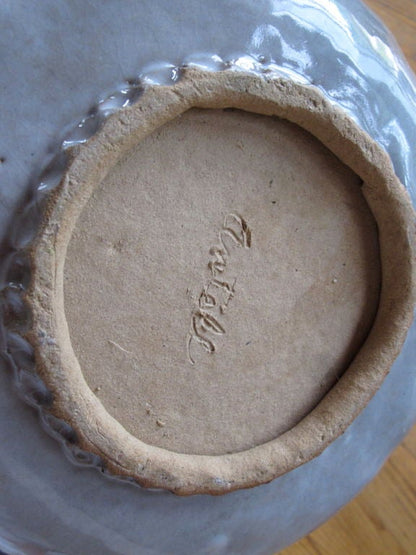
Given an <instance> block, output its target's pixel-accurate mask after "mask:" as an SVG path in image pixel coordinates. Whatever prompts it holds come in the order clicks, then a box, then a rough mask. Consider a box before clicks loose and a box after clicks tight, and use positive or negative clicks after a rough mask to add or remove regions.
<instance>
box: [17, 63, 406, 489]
mask: <svg viewBox="0 0 416 555" xmlns="http://www.w3.org/2000/svg"><path fill="white" fill-rule="evenodd" d="M192 107H198V108H228V107H232V108H238V109H241V110H245V111H249V112H254V113H259V114H264V115H270V116H278V117H280V118H284V119H287V120H289V121H292V122H294V123H296V124H297V125H299V126H300V127H303V128H304V129H306V130H307V131H309V132H310V133H312V134H313V135H315V136H316V137H317V138H318V139H319V140H320V141H321V142H322V143H323V144H324V145H325V146H326V147H328V148H329V149H330V150H331V151H332V152H333V153H334V154H335V155H336V156H338V158H339V159H340V160H342V161H343V162H344V163H345V164H346V165H348V166H349V167H350V168H351V169H353V171H355V173H357V174H358V175H359V176H360V177H361V179H362V180H363V183H364V184H363V188H362V190H363V193H364V195H365V197H366V199H367V202H368V204H369V206H370V208H371V210H372V212H373V214H374V216H375V218H376V221H377V225H378V230H379V242H380V252H381V264H382V290H381V296H380V304H379V309H378V312H377V316H376V319H375V322H374V325H373V328H372V330H371V332H370V334H369V336H368V338H367V340H366V342H365V344H364V345H363V347H362V348H361V350H360V351H359V353H358V354H357V356H356V357H355V359H354V361H353V362H352V364H351V365H350V367H349V368H348V370H347V371H346V372H345V373H344V375H343V376H342V378H341V379H340V381H339V382H338V383H337V384H336V385H335V386H334V387H333V388H332V389H331V390H330V391H329V392H328V394H327V395H326V396H325V397H324V399H323V400H322V401H321V402H320V403H319V404H318V406H317V407H316V408H315V409H314V410H313V411H311V412H310V413H309V414H308V415H307V416H306V417H305V418H303V419H302V420H301V421H300V422H299V423H298V424H297V425H296V426H295V427H294V428H292V429H291V430H289V431H288V432H286V433H284V434H282V435H281V436H279V437H278V438H276V439H274V440H272V441H270V442H268V443H265V444H262V445H259V446H256V447H254V448H252V449H249V450H247V451H243V452H239V453H233V454H229V455H220V456H204V455H185V454H179V453H175V452H172V451H168V450H165V449H162V448H159V447H155V446H152V445H148V444H145V443H143V442H142V441H140V440H139V439H138V438H135V437H134V436H132V435H131V434H130V433H128V432H127V431H126V430H125V429H124V428H123V427H122V426H121V424H120V423H119V422H118V421H116V420H115V419H114V418H113V417H112V416H110V414H109V413H108V412H107V411H106V409H105V408H104V407H103V405H102V404H101V402H100V401H99V400H98V398H97V397H96V396H95V395H94V394H93V393H92V391H91V390H90V389H89V387H88V385H87V383H86V382H85V379H84V377H83V375H82V371H81V368H80V366H79V363H78V361H77V359H76V356H75V354H74V352H73V350H72V346H71V343H70V337H69V331H68V326H67V322H66V319H65V313H64V306H63V268H64V262H65V255H66V247H67V245H68V243H69V240H70V237H71V234H72V230H73V228H74V227H75V224H76V220H77V217H78V216H79V214H80V213H81V211H82V208H83V206H84V205H85V204H86V202H87V201H88V199H89V197H90V195H91V193H92V191H93V189H94V187H95V186H96V185H97V184H99V183H100V182H101V181H102V179H103V178H104V177H105V175H106V174H107V172H108V171H109V169H110V168H111V167H113V166H114V164H116V163H117V161H118V160H119V159H120V158H121V157H122V156H123V154H125V153H126V152H128V151H129V150H130V149H131V148H133V147H134V146H135V145H136V144H137V143H138V142H139V141H140V140H142V139H144V137H146V136H147V135H149V134H150V133H152V132H153V131H154V130H155V129H157V128H158V127H160V126H161V125H163V124H164V123H166V122H168V121H170V120H172V119H174V118H176V117H177V116H179V115H180V114H181V113H183V112H185V111H187V110H189V109H190V108H192ZM31 265H32V284H31V287H30V288H29V290H28V293H27V295H26V301H27V303H28V305H29V306H30V308H31V311H32V317H33V326H32V329H31V331H30V332H29V333H28V334H27V338H28V340H29V341H30V342H31V344H32V345H33V347H34V349H35V354H36V364H37V369H38V372H39V375H40V376H41V378H42V379H43V380H44V381H45V383H46V385H47V386H48V387H49V388H50V390H51V391H52V394H53V397H54V403H53V405H52V408H51V412H52V413H53V414H54V415H55V416H56V417H58V418H62V419H63V420H65V421H66V422H68V423H69V424H70V425H71V426H72V427H73V428H74V429H75V430H76V433H77V438H78V445H79V446H80V447H81V448H82V449H85V450H86V451H89V452H92V453H94V454H96V455H98V456H99V457H101V458H102V459H103V461H104V463H105V466H106V468H107V469H108V470H109V471H110V472H111V473H113V474H115V475H121V476H123V475H124V476H130V477H132V478H134V479H135V480H136V481H137V482H138V483H139V484H140V485H142V486H144V487H152V488H163V489H167V490H170V491H172V492H175V493H177V494H179V495H192V494H201V493H210V494H223V493H227V492H230V491H233V490H237V489H241V488H248V487H254V486H257V485H259V484H262V483H267V482H269V481H271V480H272V479H274V478H276V477H277V476H280V475H282V474H284V473H286V472H288V471H290V470H292V469H294V468H296V467H297V466H299V465H301V464H303V463H305V462H307V461H309V460H311V459H312V458H314V457H316V456H317V455H319V454H320V453H321V452H322V451H323V450H324V448H325V447H326V446H328V445H329V444H330V443H331V442H332V441H334V440H335V439H336V438H337V437H338V436H339V435H341V434H342V433H343V432H344V431H345V429H346V428H347V426H348V425H349V424H350V423H351V422H352V421H353V420H354V418H355V417H356V416H357V415H358V413H359V412H360V411H361V410H362V409H363V408H364V407H365V406H366V404H367V403H368V402H369V400H370V399H371V397H372V396H373V395H374V393H375V392H376V391H377V389H378V388H379V387H380V385H381V383H382V381H383V379H384V377H385V375H386V374H387V373H388V371H389V369H390V367H391V365H392V363H393V361H394V360H395V358H396V356H397V355H398V353H399V351H400V349H401V346H402V344H403V342H404V339H405V337H406V333H407V330H408V328H409V327H410V324H411V321H412V317H413V307H414V303H415V283H416V280H415V229H414V211H413V207H412V205H411V203H410V200H409V198H408V195H407V193H406V191H405V189H404V187H403V186H402V185H401V184H400V182H399V180H398V179H397V177H396V176H395V174H394V171H393V168H392V165H391V163H390V160H389V158H388V156H387V154H386V153H385V152H384V151H383V150H382V149H381V148H380V147H379V146H378V145H377V144H376V143H375V142H374V141H373V140H372V139H371V138H370V137H369V136H368V135H367V134H366V133H365V132H363V131H362V130H361V129H360V128H359V127H358V126H357V125H356V124H355V123H354V122H353V121H352V120H351V119H350V118H349V117H348V116H347V115H346V114H345V113H344V112H343V111H342V110H340V109H339V108H337V107H335V106H334V105H332V104H331V103H330V102H328V101H327V100H326V99H325V97H324V96H323V95H322V94H321V93H320V92H319V91H318V90H317V89H316V88H313V87H310V86H305V85H300V84H296V83H293V82H291V81H290V80H286V79H283V78H279V79H272V80H267V79H264V78H260V77H257V76H252V75H243V74H241V73H240V72H233V71H224V72H221V73H210V72H203V71H201V70H197V69H188V70H186V71H185V73H184V76H183V77H182V79H181V80H180V81H179V82H178V83H177V84H175V85H173V86H169V87H162V86H157V87H149V88H147V89H146V91H145V92H144V94H143V96H142V97H141V99H140V100H139V102H138V103H137V104H135V105H133V106H132V107H129V108H126V109H124V110H121V111H120V112H118V113H117V114H115V115H113V116H111V117H110V118H109V119H108V120H107V122H106V123H105V125H104V127H103V128H102V129H101V130H100V131H99V132H98V133H97V134H96V135H95V136H94V137H92V138H91V139H90V140H89V141H88V143H87V144H85V145H80V146H76V147H74V148H73V149H72V152H71V161H70V163H69V167H68V169H67V171H66V172H65V175H64V178H63V180H62V182H61V184H60V186H59V188H58V190H57V191H55V192H54V193H53V194H52V195H51V198H50V201H49V204H48V207H47V209H46V211H45V216H44V221H43V225H42V226H41V230H40V232H39V235H38V237H37V239H36V241H35V243H34V245H33V247H32V249H31ZM40 336H42V337H48V338H50V339H51V341H47V342H43V344H42V346H41V345H40V342H39V340H38V338H39V337H40Z"/></svg>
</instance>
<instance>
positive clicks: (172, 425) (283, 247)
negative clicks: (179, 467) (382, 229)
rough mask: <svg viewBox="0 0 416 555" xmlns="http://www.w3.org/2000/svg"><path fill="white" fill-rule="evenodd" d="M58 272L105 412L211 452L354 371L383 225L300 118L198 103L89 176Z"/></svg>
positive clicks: (244, 441)
mask: <svg viewBox="0 0 416 555" xmlns="http://www.w3.org/2000/svg"><path fill="white" fill-rule="evenodd" d="M243 222H244V225H246V229H244V228H243ZM64 279H65V285H64V287H65V313H66V317H67V320H68V325H69V331H70V336H71V341H72V345H73V348H74V351H75V354H76V356H77V358H78V360H79V362H80V365H81V368H82V371H83V374H84V377H85V379H86V381H87V383H88V384H89V386H90V388H91V389H92V390H93V391H94V392H95V393H96V395H97V397H98V398H99V399H100V400H101V401H102V403H103V404H104V406H105V408H106V409H107V410H108V412H109V413H110V414H111V415H112V416H114V417H115V418H116V419H117V420H118V421H119V422H120V423H121V424H122V425H123V426H124V427H125V428H126V430H128V431H129V432H131V433H132V434H133V435H135V436H136V437H138V438H140V439H141V440H142V441H145V442H146V443H149V444H151V445H156V446H158V447H163V448H166V449H169V450H172V451H176V452H179V453H189V454H201V455H220V454H224V453H230V452H236V451H243V450H246V449H249V448H251V447H254V446H256V445H259V444H262V443H265V442H267V441H270V440H272V439H274V438H276V437H278V436H279V435H281V434H282V433H283V432H285V431H287V430H289V429H290V428H292V427H293V426H294V425H295V424H297V423H298V422H299V421H300V420H301V419H302V418H303V417H304V416H306V414H308V413H309V412H310V411H311V410H312V409H313V408H314V407H315V406H316V405H317V404H318V402H319V401H320V400H321V399H322V397H323V396H324V395H325V394H326V393H327V391H328V390H329V389H330V387H332V385H333V384H334V383H335V382H336V381H337V379H339V378H340V377H341V375H342V373H343V371H344V370H345V369H346V368H347V367H348V365H349V363H350V362H351V360H352V359H353V357H354V356H355V354H356V353H357V351H358V350H359V348H360V347H361V345H362V343H363V341H364V339H365V338H366V336H367V334H368V332H369V330H370V328H371V325H372V323H373V320H374V317H375V314H376V311H377V306H378V297H379V290H380V264H379V251H378V239H377V228H376V224H375V220H374V218H373V216H372V214H371V212H370V210H369V208H368V206H367V203H366V201H365V199H364V196H363V195H362V193H361V180H360V179H359V178H358V177H357V176H356V175H355V174H354V173H353V172H352V171H351V170H349V169H348V168H347V167H346V166H344V165H343V164H342V163H340V162H339V160H338V159H337V158H336V157H335V156H334V155H333V154H332V153H331V152H330V151H329V150H327V149H326V148H325V147H324V146H323V145H322V144H321V143H320V142H319V141H317V139H315V138H314V137H313V136H312V135H310V134H309V133H307V132H306V131H304V130H303V129H301V128H300V127H298V126H296V125H294V124H291V123H289V122H287V121H284V120H279V119H277V118H271V117H267V116H260V115H255V114H250V113H245V112H240V111H233V112H230V111H222V110H218V111H213V110H209V111H207V110H205V111H202V110H197V111H195V110H193V111H189V112H187V113H185V114H184V115H182V116H180V117H178V118H177V119H175V120H174V121H172V122H170V123H168V124H166V125H165V126H163V127H162V128H160V129H158V130H157V131H155V132H154V133H153V134H152V135H151V136H149V137H147V138H146V139H145V140H144V141H143V142H141V143H139V145H138V146H137V147H136V148H134V149H133V150H132V151H131V152H130V153H129V154H128V155H127V157H125V158H123V160H122V161H120V162H119V163H118V164H117V165H116V166H115V167H114V168H113V169H112V170H111V171H110V173H109V174H108V175H107V176H106V178H105V179H104V181H103V182H102V183H101V184H100V185H99V186H98V187H97V189H96V190H95V191H94V193H93V195H92V196H91V198H90V200H89V201H88V204H87V205H86V207H85V208H84V209H83V212H82V214H81V216H80V218H79V220H78V222H77V224H76V227H75V229H74V233H73V235H72V238H71V242H70V244H69V249H68V253H67V257H66V262H65V269H64Z"/></svg>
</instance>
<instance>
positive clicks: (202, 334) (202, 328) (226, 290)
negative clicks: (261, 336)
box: [186, 213, 251, 364]
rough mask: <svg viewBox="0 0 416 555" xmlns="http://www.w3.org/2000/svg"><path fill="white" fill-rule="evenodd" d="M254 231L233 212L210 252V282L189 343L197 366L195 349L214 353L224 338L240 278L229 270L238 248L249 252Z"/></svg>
mask: <svg viewBox="0 0 416 555" xmlns="http://www.w3.org/2000/svg"><path fill="white" fill-rule="evenodd" d="M250 246H251V232H250V229H249V227H248V225H247V223H246V222H245V220H244V219H243V218H242V217H241V216H239V215H238V214H234V213H230V214H227V215H226V216H225V218H224V223H223V226H222V228H221V230H220V231H219V233H218V244H217V245H215V246H214V247H211V248H210V250H209V254H210V257H211V259H210V261H209V263H208V268H209V272H210V275H211V278H210V280H209V281H208V283H207V284H206V285H205V286H204V288H203V289H202V291H201V293H200V295H199V297H198V305H197V307H196V308H195V309H194V310H193V312H192V315H191V325H190V329H189V332H188V335H187V340H186V350H187V354H188V360H189V362H190V363H191V364H195V360H194V358H193V357H192V354H191V350H192V349H193V345H194V344H195V348H197V347H199V348H200V349H202V350H204V351H206V352H207V353H210V354H212V353H214V352H215V351H216V347H215V343H214V339H215V336H216V335H223V334H224V333H225V329H224V327H223V325H222V323H221V320H222V315H223V314H224V312H225V311H226V310H227V307H228V304H229V302H230V301H231V299H232V298H233V297H234V293H235V284H236V282H237V279H236V278H235V279H233V280H230V279H229V278H227V277H226V269H227V266H228V264H229V261H230V258H231V255H232V252H233V249H234V248H237V247H240V248H241V247H242V248H245V249H249V248H250Z"/></svg>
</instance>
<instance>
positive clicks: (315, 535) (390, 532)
mask: <svg viewBox="0 0 416 555" xmlns="http://www.w3.org/2000/svg"><path fill="white" fill-rule="evenodd" d="M366 2H367V4H368V5H369V6H370V7H371V8H372V9H373V11H375V12H376V13H377V14H378V15H379V16H380V17H381V19H383V21H384V23H385V24H386V25H387V26H388V27H389V28H390V30H391V31H392V32H393V33H394V35H395V36H396V39H397V41H398V42H399V44H400V46H401V48H402V50H403V52H404V53H405V55H406V57H407V60H408V62H409V63H410V65H411V67H412V68H413V71H415V72H416V0H366ZM415 152H416V145H415ZM396 554H397V555H399V554H400V555H402V554H403V555H404V554H409V555H413V554H414V555H416V427H414V428H413V430H412V431H411V432H410V434H409V435H408V436H407V438H406V439H405V441H403V443H402V444H401V445H400V446H399V447H398V448H397V449H396V450H395V451H394V453H393V454H392V455H391V457H390V458H389V460H388V461H387V463H386V464H385V466H384V467H383V469H382V471H381V472H380V473H379V475H378V476H377V477H376V478H375V480H373V481H372V482H371V484H369V485H368V486H367V487H366V488H365V489H364V491H363V492H362V493H361V494H360V495H359V496H358V497H356V498H355V499H354V500H353V501H352V502H351V503H349V504H348V505H347V506H346V507H345V508H344V509H342V510H341V511H340V512H339V513H338V514H336V515H335V516H334V517H333V518H331V519H330V520H329V521H328V522H327V523H326V524H324V525H323V526H321V527H320V528H318V529H317V530H315V531H314V532H312V534H309V535H308V536H306V537H305V538H303V539H302V540H300V541H298V542H297V543H296V544H294V545H292V546H291V547H289V548H287V549H285V550H284V551H282V552H281V555H396Z"/></svg>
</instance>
